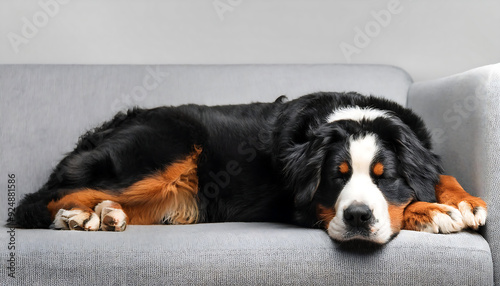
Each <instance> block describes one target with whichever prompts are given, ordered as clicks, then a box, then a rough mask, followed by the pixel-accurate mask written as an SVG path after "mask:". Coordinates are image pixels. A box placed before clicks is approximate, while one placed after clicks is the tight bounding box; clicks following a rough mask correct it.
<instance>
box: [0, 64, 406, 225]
mask: <svg viewBox="0 0 500 286" xmlns="http://www.w3.org/2000/svg"><path fill="white" fill-rule="evenodd" d="M411 83H412V80H411V78H410V76H409V75H408V74H407V73H406V72H405V71H403V70H401V69H399V68H395V67H392V66H382V65H159V66H143V65H98V66H94V65H0V100H1V105H0V150H1V151H0V152H1V165H0V174H2V176H5V178H4V180H5V181H4V183H5V182H6V180H7V174H9V173H14V174H15V175H16V178H17V182H18V185H17V194H16V196H17V200H19V199H20V198H21V197H22V195H23V194H26V193H30V192H34V191H36V190H37V189H38V188H39V187H40V186H41V185H43V184H44V183H45V181H46V179H47V177H48V175H49V174H50V172H51V170H52V168H53V167H55V165H56V164H57V163H58V161H59V160H61V159H62V157H63V156H64V154H65V153H67V152H69V151H71V150H72V149H73V147H74V146H75V143H76V141H77V139H78V137H79V136H80V135H81V134H82V133H84V132H85V131H86V130H88V129H91V128H93V127H95V126H97V125H99V123H100V122H102V121H104V120H108V119H110V118H111V117H112V116H113V115H114V114H115V113H116V112H118V111H121V110H126V109H128V108H130V107H133V106H140V107H155V106H161V105H179V104H184V103H197V104H207V105H218V104H233V103H249V102H256V101H273V100H275V99H276V98H277V97H279V96H280V95H287V96H288V97H289V98H290V99H293V98H297V97H299V96H301V95H305V94H308V93H312V92H316V91H357V92H360V93H362V94H367V95H368V94H372V95H379V96H384V97H387V98H390V99H393V100H395V101H397V102H399V103H401V104H403V105H406V99H407V93H408V89H409V86H410V85H411ZM0 193H1V194H0V196H1V197H0V198H1V200H2V201H5V200H6V199H7V193H6V192H0ZM5 218H6V214H5V212H1V215H0V219H2V220H4V219H5Z"/></svg>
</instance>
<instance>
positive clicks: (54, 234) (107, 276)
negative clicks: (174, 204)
mask: <svg viewBox="0 0 500 286" xmlns="http://www.w3.org/2000/svg"><path fill="white" fill-rule="evenodd" d="M1 232H2V236H3V237H4V238H2V241H6V239H7V237H6V236H5V234H6V230H5V229H3V230H2V231H1ZM16 245H17V247H16V256H15V257H16V278H15V282H16V283H19V284H23V285H30V284H33V285H69V284H72V283H71V281H78V282H79V283H80V284H82V285H90V284H101V285H125V284H126V285H136V284H141V285H147V284H154V285H157V284H163V285H215V284H217V285H221V284H232V285H263V284H274V285H278V284H294V285H314V284H317V285H320V284H321V285H325V284H337V285H378V284H390V285H412V284H415V285H491V284H492V283H493V280H492V279H493V266H492V259H491V254H490V249H489V246H488V243H487V242H486V241H485V240H484V238H483V237H482V236H480V235H478V234H476V233H467V232H463V233H458V234H450V235H437V234H429V233H423V232H414V231H402V232H401V233H400V235H399V236H397V237H396V238H395V239H394V240H393V241H391V242H390V243H389V244H387V245H385V246H383V247H380V248H372V247H366V246H362V247H356V246H355V245H349V246H341V245H339V244H337V243H335V242H333V241H332V240H331V239H330V238H329V237H328V235H327V234H326V233H325V232H324V231H322V230H316V229H304V228H299V227H295V226H291V225H284V224H275V223H217V224H198V225H177V226H174V225H170V226H134V225H131V226H129V227H128V229H127V230H126V231H125V232H122V233H114V232H80V231H56V230H23V229H17V230H16ZM1 264H2V267H1V272H5V271H7V269H6V265H5V264H6V260H5V259H2V262H1ZM1 275H2V277H7V275H6V273H2V274H1ZM75 278H76V279H75ZM9 279H11V278H9ZM13 281H14V280H13Z"/></svg>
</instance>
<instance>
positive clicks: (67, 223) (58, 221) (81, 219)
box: [52, 209, 100, 231]
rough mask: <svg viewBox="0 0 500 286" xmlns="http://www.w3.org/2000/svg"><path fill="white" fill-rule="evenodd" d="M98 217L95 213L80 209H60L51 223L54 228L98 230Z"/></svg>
mask: <svg viewBox="0 0 500 286" xmlns="http://www.w3.org/2000/svg"><path fill="white" fill-rule="evenodd" d="M99 225H100V219H99V216H97V214H96V213H94V212H91V211H85V210H81V209H71V210H65V209H60V210H59V211H58V212H57V214H56V216H55V219H54V222H53V223H52V227H53V228H55V229H71V230H92V231H94V230H99Z"/></svg>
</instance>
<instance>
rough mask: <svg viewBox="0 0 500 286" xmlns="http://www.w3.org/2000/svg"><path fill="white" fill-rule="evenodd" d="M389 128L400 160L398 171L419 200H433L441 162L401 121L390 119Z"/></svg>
mask: <svg viewBox="0 0 500 286" xmlns="http://www.w3.org/2000/svg"><path fill="white" fill-rule="evenodd" d="M392 121H393V126H392V127H393V128H390V130H391V129H392V130H391V131H389V132H391V133H392V137H393V140H394V141H393V142H394V143H393V144H394V147H395V150H396V154H397V157H398V160H399V162H400V173H401V175H403V177H404V178H405V179H406V182H407V183H408V185H409V186H410V187H411V188H412V189H413V191H414V192H415V198H416V199H417V200H419V201H425V202H435V201H436V195H435V192H436V191H435V186H436V184H437V183H438V182H439V174H441V173H442V168H441V163H440V160H439V158H438V156H436V155H435V154H434V153H432V152H431V151H430V150H429V149H427V148H426V147H424V144H423V142H421V141H420V140H419V139H418V137H417V136H416V135H415V133H414V132H413V131H412V130H411V129H410V128H409V127H408V126H407V125H406V124H404V123H403V122H402V121H399V120H395V119H392Z"/></svg>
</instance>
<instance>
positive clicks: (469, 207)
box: [403, 175, 487, 233]
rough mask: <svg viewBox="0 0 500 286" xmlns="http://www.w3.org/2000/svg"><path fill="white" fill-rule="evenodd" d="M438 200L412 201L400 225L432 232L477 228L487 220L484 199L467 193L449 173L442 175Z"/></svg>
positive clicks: (409, 228) (438, 186)
mask: <svg viewBox="0 0 500 286" xmlns="http://www.w3.org/2000/svg"><path fill="white" fill-rule="evenodd" d="M435 190H436V199H437V203H427V202H413V203H411V204H410V205H408V207H406V209H405V211H404V214H403V228H404V229H407V230H417V231H427V232H433V233H450V232H457V231H460V230H462V229H464V228H468V227H470V228H473V229H477V228H478V227H479V226H481V225H484V224H485V222H486V214H487V213H486V210H487V208H486V203H485V202H484V201H483V200H482V199H480V198H477V197H474V196H471V195H470V194H468V193H467V192H466V191H465V190H464V189H463V188H462V187H461V186H460V184H459V183H458V182H457V180H456V179H455V178H453V177H451V176H445V175H441V177H440V182H439V184H438V185H437V186H436V188H435Z"/></svg>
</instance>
